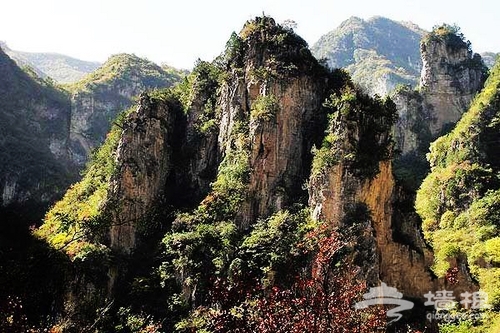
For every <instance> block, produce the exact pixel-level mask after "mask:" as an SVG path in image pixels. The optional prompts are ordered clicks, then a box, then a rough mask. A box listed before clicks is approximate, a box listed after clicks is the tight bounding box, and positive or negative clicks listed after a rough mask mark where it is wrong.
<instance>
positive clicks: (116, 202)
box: [110, 95, 175, 253]
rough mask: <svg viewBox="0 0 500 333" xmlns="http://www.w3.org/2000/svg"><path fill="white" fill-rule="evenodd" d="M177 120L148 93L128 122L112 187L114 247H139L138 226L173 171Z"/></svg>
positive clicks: (117, 159)
mask: <svg viewBox="0 0 500 333" xmlns="http://www.w3.org/2000/svg"><path fill="white" fill-rule="evenodd" d="M174 122H175V113H174V112H173V111H172V110H170V109H169V108H168V106H167V105H152V104H151V102H150V100H149V97H148V96H146V95H144V96H142V98H141V101H140V104H139V106H138V108H137V110H136V111H135V112H133V113H132V114H130V116H129V118H128V119H127V121H126V123H125V127H124V130H123V133H122V136H121V139H120V143H119V145H118V149H117V152H116V163H117V172H116V176H115V177H113V179H112V180H111V186H110V191H111V198H112V199H111V202H112V206H113V210H112V211H111V214H112V219H111V221H112V222H111V229H110V246H111V248H112V249H113V250H117V251H119V252H124V253H130V252H131V251H132V250H133V249H134V248H135V246H136V233H137V228H138V225H139V224H140V223H141V222H142V219H145V218H147V214H148V210H149V209H151V208H152V205H153V204H154V203H155V202H158V201H159V199H160V197H161V196H162V195H163V191H164V190H165V185H166V180H167V178H168V176H169V174H170V172H171V170H172V161H171V156H172V155H171V154H172V149H171V142H172V139H173V138H172V136H173V124H174Z"/></svg>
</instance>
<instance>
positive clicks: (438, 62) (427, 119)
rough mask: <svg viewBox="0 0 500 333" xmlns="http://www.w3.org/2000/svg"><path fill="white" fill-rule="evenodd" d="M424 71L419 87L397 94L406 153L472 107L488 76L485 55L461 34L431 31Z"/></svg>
mask: <svg viewBox="0 0 500 333" xmlns="http://www.w3.org/2000/svg"><path fill="white" fill-rule="evenodd" d="M420 50H421V55H422V64H423V67H422V73H421V77H420V88H419V91H410V90H409V89H403V90H400V91H398V92H396V93H395V95H394V96H393V98H394V101H395V103H396V104H397V106H398V110H399V115H400V119H399V121H398V123H397V124H396V129H395V131H396V134H395V138H396V144H397V148H398V149H399V150H400V151H401V152H402V153H403V154H406V153H409V152H412V151H414V150H417V149H418V148H419V145H423V146H424V147H423V149H424V150H425V152H426V151H427V149H428V145H429V143H430V142H431V140H432V139H435V138H437V137H438V136H439V135H440V134H443V132H446V131H447V130H449V129H450V128H451V126H453V125H454V124H455V123H456V122H457V121H458V120H459V119H460V117H461V116H462V114H463V113H464V112H465V111H466V110H467V108H468V107H469V105H470V103H471V101H472V99H473V98H474V96H475V94H476V93H478V92H479V91H480V90H481V89H482V86H483V84H484V81H485V79H486V75H485V72H486V71H485V70H486V67H485V66H484V64H483V62H482V60H481V56H479V55H478V54H473V53H472V51H471V50H470V47H469V45H468V44H467V43H466V42H464V41H463V40H462V39H461V37H459V36H457V35H454V34H453V33H451V32H450V33H449V34H448V35H445V36H441V35H436V33H435V32H431V33H430V34H428V35H427V36H426V37H424V39H423V40H422V42H421V45H420Z"/></svg>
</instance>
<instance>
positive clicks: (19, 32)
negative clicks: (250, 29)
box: [0, 0, 500, 68]
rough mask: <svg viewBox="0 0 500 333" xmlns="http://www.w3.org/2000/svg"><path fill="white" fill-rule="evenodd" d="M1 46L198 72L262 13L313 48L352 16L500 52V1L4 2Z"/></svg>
mask: <svg viewBox="0 0 500 333" xmlns="http://www.w3.org/2000/svg"><path fill="white" fill-rule="evenodd" d="M2 2H3V3H2V5H1V8H2V14H1V19H0V40H3V41H6V42H7V44H8V45H9V46H10V47H11V48H12V49H15V50H20V51H33V52H58V53H63V54H67V55H70V56H74V57H77V58H81V59H85V60H96V61H105V60H106V59H107V58H108V57H109V56H110V55H111V54H115V53H120V52H128V53H135V54H137V55H139V56H142V57H146V58H148V59H150V60H153V61H155V62H157V63H163V62H165V63H169V64H170V65H173V66H176V67H180V68H190V67H192V65H193V63H194V61H195V60H196V59H197V58H201V59H203V60H212V59H213V58H214V57H215V56H216V55H218V54H219V53H220V52H221V51H222V49H223V47H224V45H225V42H226V40H227V39H228V38H229V36H230V34H231V32H232V31H239V30H240V29H241V27H242V26H243V24H244V22H245V21H246V20H248V19H251V18H253V17H255V16H257V15H261V14H262V13H263V12H264V13H265V14H266V15H270V16H273V17H274V18H275V19H276V20H277V21H278V22H281V21H284V20H286V19H292V20H294V21H296V22H297V24H298V28H297V29H296V31H297V33H298V34H300V35H301V36H302V37H303V38H304V39H305V40H306V41H307V42H308V43H309V44H310V45H312V44H314V42H315V41H316V40H317V39H318V38H319V37H320V36H321V35H322V34H325V33H327V32H328V31H331V30H333V29H334V28H336V27H337V26H338V25H339V24H340V23H341V22H342V21H344V20H346V19H347V18H349V17H351V16H358V17H361V18H365V19H366V18H369V17H372V16H375V15H379V16H385V17H388V18H390V19H393V20H397V21H412V22H414V23H416V24H418V25H419V26H421V27H422V28H424V29H427V30H429V29H431V28H432V26H434V25H436V24H440V23H443V22H446V23H449V24H454V23H456V24H458V25H459V26H460V27H461V28H462V32H463V33H464V34H465V36H466V38H468V39H469V40H470V41H471V42H472V47H473V49H474V50H475V51H476V52H484V51H495V52H500V38H499V37H498V32H499V31H500V19H498V15H500V2H499V1H498V0H475V1H463V0H460V1H451V0H445V1H440V0H420V1H419V0H374V1H366V0H365V1H361V0H342V1H338V0H306V1H299V0H245V1H236V0H233V1H229V0H208V1H201V0H179V1H167V0H163V1H162V0H141V1H131V0H121V1H119V0H85V1H83V0H4V1H2Z"/></svg>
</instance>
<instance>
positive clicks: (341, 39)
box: [312, 17, 425, 95]
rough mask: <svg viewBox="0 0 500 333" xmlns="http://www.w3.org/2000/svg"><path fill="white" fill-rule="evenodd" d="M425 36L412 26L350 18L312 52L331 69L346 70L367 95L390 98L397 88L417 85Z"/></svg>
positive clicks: (328, 34) (385, 20)
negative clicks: (390, 93)
mask: <svg viewBox="0 0 500 333" xmlns="http://www.w3.org/2000/svg"><path fill="white" fill-rule="evenodd" d="M424 33H425V31H424V30H423V29H421V28H419V27H418V26H416V25H415V24H413V23H408V22H396V21H392V20H390V19H387V18H384V17H373V18H370V19H369V20H363V19H360V18H358V17H351V18H350V19H348V20H346V21H344V22H342V23H341V24H340V26H339V27H338V28H337V29H335V30H333V31H331V32H329V33H327V34H326V35H324V36H322V37H321V38H320V39H319V40H318V42H316V44H314V46H313V47H312V52H313V54H314V55H315V56H316V58H318V59H325V60H326V61H327V63H328V65H329V66H330V67H332V68H337V67H343V68H346V69H347V71H348V72H349V73H350V74H351V75H352V78H353V80H354V82H356V83H358V84H359V85H361V86H362V87H363V88H364V89H365V90H366V91H367V92H369V93H371V94H379V95H387V94H388V93H389V92H391V91H392V90H393V89H394V88H395V87H396V85H397V84H400V83H403V84H410V85H413V86H414V85H416V84H417V83H418V78H419V76H420V71H421V68H422V62H421V59H420V46H419V44H420V39H421V38H422V36H423V34H424Z"/></svg>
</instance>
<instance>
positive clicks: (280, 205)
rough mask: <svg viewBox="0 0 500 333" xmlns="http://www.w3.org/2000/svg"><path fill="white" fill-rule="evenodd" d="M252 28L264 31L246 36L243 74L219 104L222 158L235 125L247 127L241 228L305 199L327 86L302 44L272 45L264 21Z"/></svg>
mask: <svg viewBox="0 0 500 333" xmlns="http://www.w3.org/2000/svg"><path fill="white" fill-rule="evenodd" d="M256 24H261V25H263V26H265V27H266V28H265V29H263V30H262V32H255V33H251V34H250V35H248V36H245V38H244V43H245V49H244V55H243V59H244V64H243V66H242V67H243V70H244V72H243V74H236V75H233V76H232V78H231V80H230V81H229V82H228V83H227V84H225V85H223V87H222V89H221V95H220V97H219V102H218V104H219V106H220V109H221V113H222V116H221V123H220V132H219V137H218V141H219V149H220V151H221V156H222V157H224V156H226V155H227V154H228V153H229V151H230V150H231V149H233V147H234V138H233V136H232V132H233V130H234V128H235V127H236V126H238V123H241V122H243V123H246V124H247V125H246V126H248V127H249V131H248V143H249V144H248V155H249V165H250V169H251V172H250V175H249V180H248V199H247V200H246V201H245V203H244V204H243V206H242V208H241V210H240V212H239V214H238V220H239V224H240V227H242V228H247V227H248V226H249V225H251V224H252V223H253V222H255V221H256V219H257V217H265V216H269V215H270V214H272V213H274V212H277V211H279V210H281V209H284V208H285V207H287V206H288V205H290V204H292V203H293V202H297V199H298V198H299V197H300V196H301V195H304V193H303V190H302V185H303V184H304V182H305V181H306V179H307V177H308V172H309V171H308V170H309V167H310V166H309V163H310V159H311V155H310V150H311V147H312V144H313V142H312V141H313V139H312V138H313V137H314V134H312V133H310V130H311V127H312V126H314V124H315V123H317V122H318V119H319V118H318V117H319V115H320V113H321V109H322V102H323V101H324V99H325V97H326V96H325V95H326V90H327V85H328V78H327V76H326V75H324V74H321V71H320V72H319V74H318V72H315V70H317V69H318V68H319V65H318V64H317V63H316V61H315V60H314V58H313V57H312V55H311V53H310V52H309V50H308V49H307V48H306V47H305V44H304V43H303V41H301V40H299V39H297V40H295V41H288V43H290V44H289V45H286V44H285V45H276V44H274V43H276V41H275V40H274V39H275V38H276V35H273V32H274V30H277V29H278V28H277V25H276V23H275V22H274V20H273V19H271V18H266V17H264V18H261V19H260V20H258V21H257V22H256ZM244 31H245V28H244V29H243V32H242V34H243V35H244ZM277 33H279V31H278V32H276V34H277ZM281 33H283V32H281ZM297 38H298V37H297ZM294 43H295V44H294ZM266 45H268V46H267V48H266ZM284 68H287V69H284Z"/></svg>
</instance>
